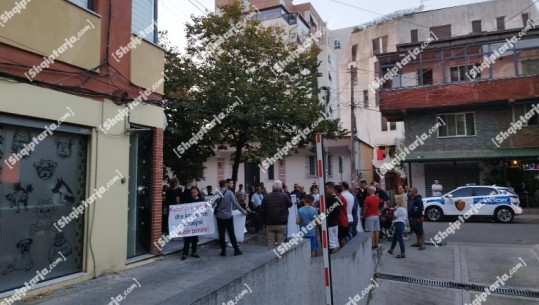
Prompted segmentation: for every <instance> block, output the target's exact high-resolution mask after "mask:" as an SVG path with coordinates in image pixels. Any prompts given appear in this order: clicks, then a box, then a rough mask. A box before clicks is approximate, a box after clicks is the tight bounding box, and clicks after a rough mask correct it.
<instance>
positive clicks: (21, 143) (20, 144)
mask: <svg viewBox="0 0 539 305" xmlns="http://www.w3.org/2000/svg"><path fill="white" fill-rule="evenodd" d="M30 142H32V135H31V134H30V131H29V130H28V129H24V130H20V129H16V130H15V134H14V135H13V141H12V142H11V152H12V153H14V154H17V153H19V152H20V151H21V150H22V149H23V148H24V147H26V145H27V144H28V143H30ZM30 154H31V152H29V153H28V156H30ZM28 156H23V158H24V159H26V158H28Z"/></svg>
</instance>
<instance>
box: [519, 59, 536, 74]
mask: <svg viewBox="0 0 539 305" xmlns="http://www.w3.org/2000/svg"><path fill="white" fill-rule="evenodd" d="M521 64H522V74H523V75H533V74H539V58H533V59H524V60H522V61H521Z"/></svg>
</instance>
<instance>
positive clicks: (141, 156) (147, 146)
mask: <svg viewBox="0 0 539 305" xmlns="http://www.w3.org/2000/svg"><path fill="white" fill-rule="evenodd" d="M152 151H153V141H152V132H151V131H145V130H141V131H136V132H133V133H131V139H130V148H129V198H128V200H129V202H128V213H127V215H128V221H127V226H128V227H127V258H131V257H135V256H139V255H144V254H148V253H150V245H151V183H152V180H151V178H152V172H153V169H152V160H153V155H152Z"/></svg>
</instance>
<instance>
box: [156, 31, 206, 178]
mask: <svg viewBox="0 0 539 305" xmlns="http://www.w3.org/2000/svg"><path fill="white" fill-rule="evenodd" d="M159 41H161V47H163V48H164V49H165V75H166V78H165V98H164V100H165V115H166V117H167V123H168V126H167V128H166V129H165V132H164V140H163V159H164V165H165V166H168V167H170V168H172V170H173V172H174V174H175V176H176V177H177V178H178V180H179V182H180V183H181V184H184V185H185V184H187V183H188V182H190V181H193V180H195V181H196V180H201V179H203V178H204V162H205V161H206V160H208V158H209V157H211V156H212V155H213V151H214V145H213V136H212V133H211V132H210V133H209V134H206V135H205V136H204V137H202V139H201V140H198V139H197V144H196V145H192V144H191V143H189V141H190V140H191V139H192V138H193V134H196V133H197V132H199V131H200V130H201V129H202V126H203V124H204V123H205V121H206V118H207V117H208V116H209V115H210V113H209V112H207V111H205V110H204V109H203V108H200V107H198V105H197V101H196V100H195V99H194V94H192V88H194V87H196V84H195V80H196V78H195V77H194V72H195V69H193V66H192V64H191V63H190V62H189V61H185V60H184V59H183V58H182V57H181V55H180V53H179V51H178V50H177V48H174V47H172V46H171V45H170V44H169V43H168V40H167V33H166V32H163V33H160V38H159ZM182 143H189V145H191V146H190V147H189V148H188V149H185V147H183V146H182ZM178 147H180V148H183V149H185V151H184V152H181V151H179V150H178Z"/></svg>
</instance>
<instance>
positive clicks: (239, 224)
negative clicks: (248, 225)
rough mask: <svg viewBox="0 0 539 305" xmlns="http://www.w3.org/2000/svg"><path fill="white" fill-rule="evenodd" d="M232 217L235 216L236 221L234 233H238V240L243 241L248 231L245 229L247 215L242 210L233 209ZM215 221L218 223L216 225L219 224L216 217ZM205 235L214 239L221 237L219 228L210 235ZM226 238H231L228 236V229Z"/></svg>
mask: <svg viewBox="0 0 539 305" xmlns="http://www.w3.org/2000/svg"><path fill="white" fill-rule="evenodd" d="M212 216H213V215H212ZM232 218H233V221H234V235H236V240H237V242H239V243H242V242H243V241H244V239H245V238H244V235H245V232H246V231H247V230H246V229H245V219H246V217H245V215H243V214H242V213H241V212H240V211H238V210H233V211H232ZM213 221H214V223H216V226H217V220H215V217H213ZM204 237H209V238H213V239H219V232H217V230H215V232H213V234H210V235H208V236H204ZM225 240H230V238H229V237H228V232H226V230H225Z"/></svg>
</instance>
